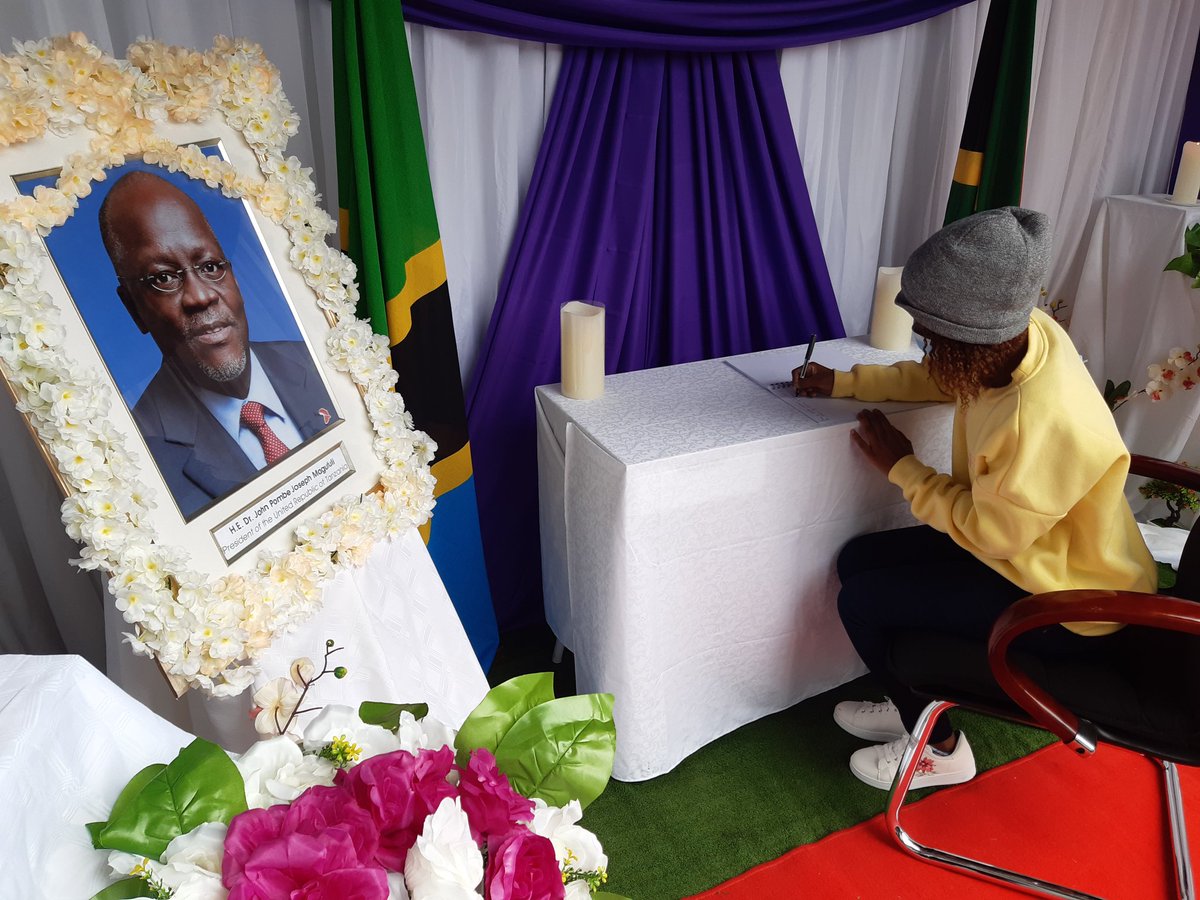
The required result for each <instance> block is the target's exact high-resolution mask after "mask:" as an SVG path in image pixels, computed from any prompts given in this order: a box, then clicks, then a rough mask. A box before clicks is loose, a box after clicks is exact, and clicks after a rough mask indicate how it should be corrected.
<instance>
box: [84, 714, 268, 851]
mask: <svg viewBox="0 0 1200 900" xmlns="http://www.w3.org/2000/svg"><path fill="white" fill-rule="evenodd" d="M245 810H246V786H245V784H244V783H243V782H242V776H241V773H239V772H238V770H237V766H235V765H234V764H233V760H231V759H230V758H229V756H228V755H227V754H226V753H225V751H224V750H222V749H221V748H220V747H218V746H217V745H216V744H213V743H210V742H208V741H205V740H202V739H200V738H196V740H194V741H192V742H191V743H190V744H188V745H187V746H186V747H184V748H183V749H182V750H180V751H179V755H178V756H176V757H175V759H174V760H173V761H172V762H171V764H170V765H166V766H164V765H162V764H161V763H159V764H157V765H153V766H147V767H146V768H145V769H142V771H140V772H138V774H137V775H135V776H134V777H133V779H132V780H131V781H130V782H129V784H127V785H126V786H125V789H124V790H123V791H121V795H120V796H119V797H117V802H116V803H114V804H113V811H112V814H111V815H110V816H109V818H108V821H107V822H106V823H104V825H103V827H102V828H100V829H98V831H93V832H92V844H93V846H95V847H96V848H97V849H101V848H103V849H108V850H124V851H125V852H127V853H137V854H140V855H141V856H148V857H150V858H151V859H159V858H160V857H161V856H162V853H163V851H164V850H165V849H166V848H167V844H169V843H170V842H171V841H172V840H173V839H174V838H177V837H179V835H181V834H186V833H187V832H189V831H191V830H192V829H193V828H195V827H197V826H198V825H203V824H204V823H205V822H224V823H226V824H228V822H229V820H230V819H232V818H233V817H234V816H235V815H237V814H238V813H240V812H245ZM91 830H92V829H90V828H89V831H91Z"/></svg>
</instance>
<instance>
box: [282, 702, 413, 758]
mask: <svg viewBox="0 0 1200 900" xmlns="http://www.w3.org/2000/svg"><path fill="white" fill-rule="evenodd" d="M339 737H340V738H345V739H346V740H347V741H349V742H350V743H352V744H357V745H358V747H359V748H360V749H361V750H362V756H360V757H359V761H360V762H361V761H362V760H364V759H370V758H371V757H372V756H378V755H380V754H381V753H391V752H392V751H394V750H399V749H401V745H400V741H399V739H398V738H397V737H396V735H394V734H392V733H391V732H390V731H388V730H387V729H386V728H384V727H383V726H381V725H368V724H367V723H366V722H364V721H363V720H362V719H360V718H359V717H358V713H357V712H356V711H355V710H354V709H353V708H352V707H349V706H344V705H342V704H338V703H330V704H329V705H328V706H326V707H325V708H324V709H322V710H321V711H320V712H319V713H317V717H316V718H315V719H313V720H312V721H311V722H309V723H308V726H307V727H306V728H305V729H304V745H305V746H306V747H308V748H310V749H316V748H317V747H322V746H324V745H325V744H328V743H331V742H332V741H333V739H334V738H339Z"/></svg>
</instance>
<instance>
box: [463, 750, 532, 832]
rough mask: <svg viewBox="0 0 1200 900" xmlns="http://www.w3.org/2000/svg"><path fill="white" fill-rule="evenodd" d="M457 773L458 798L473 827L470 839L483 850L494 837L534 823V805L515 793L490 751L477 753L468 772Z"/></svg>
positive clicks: (476, 751)
mask: <svg viewBox="0 0 1200 900" xmlns="http://www.w3.org/2000/svg"><path fill="white" fill-rule="evenodd" d="M458 771H459V773H460V778H459V782H458V795H459V797H460V798H462V808H463V811H464V812H465V813H466V814H467V819H468V820H469V821H470V823H471V836H472V837H473V838H475V843H477V844H479V846H480V847H482V846H483V845H484V842H485V841H487V840H489V839H491V838H493V837H501V836H503V835H506V834H508V833H509V832H510V831H512V830H513V826H515V825H517V824H519V823H520V824H527V823H529V822H531V821H533V801H532V800H529V799H528V798H526V797H522V796H521V795H520V794H518V793H517V792H516V791H514V790H513V789H512V787H511V786H510V785H509V783H508V776H506V775H505V774H504V773H503V772H501V771H500V770H499V769H497V768H496V757H494V756H492V754H491V753H490V752H489V751H487V750H485V749H484V748H482V747H480V748H479V749H477V750H475V751H474V752H472V754H471V759H470V761H469V762H468V763H467V768H465V769H461V768H460V769H459V770H458Z"/></svg>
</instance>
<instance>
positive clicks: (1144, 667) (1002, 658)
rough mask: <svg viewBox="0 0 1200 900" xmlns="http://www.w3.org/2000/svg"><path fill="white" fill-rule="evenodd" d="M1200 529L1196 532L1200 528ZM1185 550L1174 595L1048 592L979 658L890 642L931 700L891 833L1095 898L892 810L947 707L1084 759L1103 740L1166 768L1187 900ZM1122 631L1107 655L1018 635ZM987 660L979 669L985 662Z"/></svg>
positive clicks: (932, 644)
mask: <svg viewBox="0 0 1200 900" xmlns="http://www.w3.org/2000/svg"><path fill="white" fill-rule="evenodd" d="M1130 474H1133V475H1142V476H1146V477H1150V478H1158V479H1162V480H1164V481H1169V482H1173V483H1175V484H1179V485H1182V486H1184V487H1188V488H1191V489H1193V490H1200V469H1190V468H1188V467H1186V466H1183V465H1178V464H1176V463H1170V462H1166V461H1163V460H1157V459H1152V458H1150V457H1143V456H1134V457H1133V458H1132V460H1131V464H1130ZM1197 530H1198V531H1200V529H1197ZM1196 534H1197V532H1196V531H1193V532H1192V533H1191V534H1190V535H1189V537H1188V541H1187V543H1186V545H1185V546H1184V550H1183V556H1182V558H1181V560H1180V564H1179V571H1178V579H1177V581H1176V584H1175V587H1174V588H1172V589H1171V594H1172V596H1165V595H1162V594H1139V593H1135V592H1127V591H1100V590H1074V591H1054V592H1052V593H1045V594H1035V595H1033V596H1029V597H1025V598H1024V599H1022V600H1019V601H1018V602H1017V603H1015V604H1013V605H1012V606H1011V607H1009V609H1007V610H1006V611H1005V612H1004V614H1003V615H1001V616H1000V618H999V619H998V620H997V621H996V624H995V625H994V626H993V628H992V631H991V635H990V638H989V640H988V646H987V652H986V655H985V654H984V653H983V652H982V648H981V647H980V646H979V645H978V643H973V642H970V641H967V640H965V639H962V638H954V637H948V636H946V635H937V634H931V633H924V632H916V631H905V632H900V633H897V635H895V637H894V639H893V641H892V644H891V647H890V648H889V666H890V667H891V669H892V672H893V674H895V675H896V677H898V678H899V679H900V681H901V682H902V683H904V684H907V685H909V686H910V687H912V688H913V689H914V690H916V691H917V692H918V693H921V694H923V695H925V696H928V697H930V698H931V699H932V700H933V702H932V703H930V705H929V706H928V707H926V709H925V711H924V713H923V714H922V715H921V718H920V720H919V721H918V722H917V726H916V728H915V729H914V734H913V739H912V740H911V741H909V744H908V748H907V749H906V751H905V753H904V755H903V756H902V758H901V760H900V767H899V770H898V772H897V775H896V780H895V782H894V783H893V785H892V788H891V793H890V794H889V796H888V804H887V812H886V814H885V818H886V821H887V826H888V831H889V833H890V834H891V835H892V836H893V838H894V839H895V840H896V841H897V842H898V843H899V844H900V846H901V847H902V848H903V849H904V850H905V851H907V852H909V853H911V854H913V855H914V856H917V857H918V858H920V859H923V860H926V861H928V862H932V863H935V864H938V865H942V866H945V867H949V868H953V869H958V870H964V871H966V872H970V873H973V874H975V875H978V876H982V877H984V878H987V879H990V880H993V881H997V882H1000V883H1003V884H1007V885H1013V886H1017V887H1021V888H1024V889H1026V890H1028V891H1030V892H1032V893H1035V894H1040V895H1042V896H1047V897H1063V898H1074V900H1081V898H1082V900H1097V898H1095V897H1094V896H1093V895H1092V894H1086V893H1082V892H1080V891H1077V890H1074V889H1072V888H1069V887H1065V886H1063V885H1058V884H1053V883H1051V882H1048V881H1045V880H1043V879H1040V878H1037V877H1034V876H1030V875H1024V874H1021V873H1017V872H1012V871H1010V870H1008V869H1004V868H1001V867H999V866H995V865H992V864H990V863H986V862H982V861H980V860H975V859H970V858H968V857H965V856H960V855H958V854H955V853H950V852H947V851H945V850H939V849H937V848H934V847H928V846H926V845H924V844H922V843H920V842H919V841H918V840H916V839H915V838H914V837H913V836H912V835H910V834H909V833H908V832H907V831H905V829H904V828H903V826H902V825H901V823H900V810H901V807H902V806H903V804H904V799H905V796H906V794H907V793H908V789H909V785H910V784H911V783H912V779H913V776H914V774H915V773H916V771H917V766H918V764H919V762H920V760H921V755H922V751H923V750H924V748H925V745H926V744H927V743H928V741H929V735H930V733H931V732H932V730H933V725H934V723H935V722H936V721H937V719H938V717H939V716H941V715H942V714H943V713H944V712H945V711H946V710H948V709H951V708H953V707H955V706H962V707H963V708H964V709H972V710H976V711H979V712H983V713H986V714H989V715H994V716H999V717H1002V718H1006V719H1010V720H1012V721H1016V722H1020V723H1022V724H1026V725H1034V726H1036V727H1040V728H1043V729H1045V730H1047V731H1050V732H1052V733H1053V734H1055V735H1056V736H1057V737H1058V738H1059V739H1060V740H1061V741H1063V743H1065V744H1066V745H1067V746H1069V747H1070V748H1071V749H1073V750H1074V751H1075V752H1076V753H1078V754H1079V755H1081V756H1087V755H1089V754H1091V753H1093V752H1094V751H1095V750H1096V747H1097V745H1098V744H1102V743H1107V744H1112V745H1114V746H1118V747H1124V748H1126V749H1129V750H1133V751H1136V752H1138V753H1141V754H1143V755H1145V756H1147V757H1148V758H1150V759H1151V760H1153V761H1155V762H1156V763H1157V764H1158V766H1159V767H1160V768H1161V770H1162V775H1163V781H1164V785H1165V790H1166V795H1167V802H1168V810H1169V819H1170V830H1171V835H1172V842H1173V851H1174V856H1175V875H1176V883H1177V884H1176V886H1177V888H1178V896H1179V897H1180V898H1183V900H1194V898H1195V896H1196V894H1195V887H1194V885H1193V881H1192V868H1191V860H1190V857H1189V853H1188V845H1187V833H1186V828H1185V825H1184V817H1183V798H1182V794H1181V791H1180V784H1179V775H1178V772H1177V771H1176V765H1186V766H1196V765H1200V602H1195V601H1200V538H1198V537H1196ZM1089 621H1091V622H1095V621H1101V622H1121V623H1124V624H1125V625H1126V626H1127V627H1126V628H1125V629H1123V630H1122V631H1121V632H1118V635H1119V636H1120V637H1119V638H1118V639H1116V640H1114V641H1112V642H1106V643H1107V646H1106V647H1105V651H1104V653H1103V654H1097V655H1089V656H1086V657H1081V658H1078V659H1060V658H1053V659H1051V658H1039V657H1037V656H1035V655H1033V654H1032V653H1030V652H1026V651H1024V650H1022V648H1021V642H1020V640H1019V637H1020V635H1022V634H1024V633H1026V632H1028V631H1032V630H1035V629H1039V628H1046V627H1054V628H1057V627H1061V625H1060V624H1059V623H1062V622H1089ZM985 659H986V661H985Z"/></svg>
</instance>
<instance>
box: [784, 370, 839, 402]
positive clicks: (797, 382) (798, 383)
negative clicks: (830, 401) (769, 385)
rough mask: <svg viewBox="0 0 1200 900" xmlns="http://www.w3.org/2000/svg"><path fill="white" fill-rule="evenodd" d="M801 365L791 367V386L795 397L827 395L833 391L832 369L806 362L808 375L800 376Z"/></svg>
mask: <svg viewBox="0 0 1200 900" xmlns="http://www.w3.org/2000/svg"><path fill="white" fill-rule="evenodd" d="M803 368H804V367H803V366H796V368H794V369H792V387H793V388H795V390H796V396H797V397H828V396H829V395H830V394H832V393H833V369H827V368H825V366H823V365H821V364H820V363H815V362H810V363H809V364H808V375H806V376H805V377H804V378H801V377H800V370H801V369H803Z"/></svg>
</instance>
